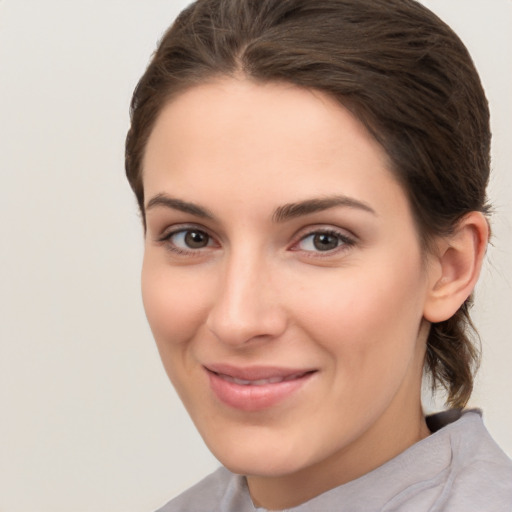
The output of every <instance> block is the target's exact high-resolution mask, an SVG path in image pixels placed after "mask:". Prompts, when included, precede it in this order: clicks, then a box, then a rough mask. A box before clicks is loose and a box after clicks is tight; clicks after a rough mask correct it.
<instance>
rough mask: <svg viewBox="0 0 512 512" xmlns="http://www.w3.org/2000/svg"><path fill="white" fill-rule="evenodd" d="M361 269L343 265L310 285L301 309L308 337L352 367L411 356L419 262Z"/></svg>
mask: <svg viewBox="0 0 512 512" xmlns="http://www.w3.org/2000/svg"><path fill="white" fill-rule="evenodd" d="M362 268H364V271H362V270H356V269H346V270H345V269H343V270H341V271H340V272H338V273H337V274H334V275H327V276H326V277H325V279H322V280H320V281H318V280H317V281H316V282H315V283H311V286H309V287H308V288H309V292H310V299H309V300H308V304H307V307H302V315H301V316H302V318H303V319H304V325H305V326H306V328H307V329H308V330H309V332H310V336H311V337H312V338H313V339H316V340H317V341H318V343H319V344H321V345H323V347H324V349H325V350H326V351H328V352H330V353H331V355H333V356H334V357H336V358H339V359H340V360H341V361H343V364H350V365H353V367H354V370H356V369H359V370H361V369H362V367H364V366H365V365H367V364H368V363H369V359H372V360H373V361H374V363H375V365H376V366H377V367H385V366H386V365H388V364H390V361H392V360H396V359H397V358H400V355H403V357H410V355H411V351H412V350H414V347H415V344H416V339H417V336H418V329H419V326H420V324H421V320H422V311H423V286H424V285H423V283H422V277H421V272H420V271H419V268H420V267H419V265H415V264H411V263H410V262H409V263H407V262H405V261H404V262H401V261H400V260H396V261H395V262H394V265H386V264H385V262H384V261H382V260H381V264H379V265H375V266H374V267H372V266H370V265H366V266H364V267H362Z"/></svg>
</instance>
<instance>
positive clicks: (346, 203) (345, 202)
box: [146, 194, 377, 223]
mask: <svg viewBox="0 0 512 512" xmlns="http://www.w3.org/2000/svg"><path fill="white" fill-rule="evenodd" d="M158 206H163V207H165V208H171V209H173V210H178V211H180V212H184V213H190V214H191V215H194V216H196V217H200V218H203V219H211V220H213V219H215V216H214V215H213V214H212V213H211V212H210V211H209V210H207V209H206V208H203V207H201V206H198V205H196V204H194V203H189V202H188V201H183V200H181V199H177V198H174V197H170V196H168V195H167V194H157V195H156V196H154V197H152V198H151V199H150V200H149V201H148V203H147V205H146V211H147V210H151V209H152V208H156V207H158ZM337 206H342V207H345V208H355V209H357V210H362V211H365V212H368V213H372V214H373V215H377V214H376V212H375V210H374V209H373V208H371V207H370V206H369V205H367V204H366V203H364V202H362V201H359V200H357V199H354V198H352V197H348V196H343V195H335V196H328V197H320V198H312V199H306V200H304V201H299V202H296V203H288V204H285V205H283V206H279V207H277V208H276V209H275V211H274V214H273V215H272V220H273V221H274V222H276V223H282V222H286V221H288V220H291V219H294V218H297V217H302V216H304V215H310V214H312V213H318V212H321V211H324V210H328V209H330V208H335V207H337Z"/></svg>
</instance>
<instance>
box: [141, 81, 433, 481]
mask: <svg viewBox="0 0 512 512" xmlns="http://www.w3.org/2000/svg"><path fill="white" fill-rule="evenodd" d="M143 167H144V171H143V172H144V180H143V183H144V191H145V197H146V217H147V234H146V241H145V257H144V264H143V272H142V290H143V298H144V305H145V308H146V313H147V317H148V320H149V323H150V325H151V328H152V331H153V334H154V336H155V339H156V342H157V344H158V348H159V351H160V355H161V357H162V361H163V364H164V366H165V368H166V371H167V373H168V375H169V378H170V379H171V381H172V383H173V384H174V386H175V388H176V390H177V392H178V393H179V395H180V397H181V399H182V400H183V402H184V404H185V406H186V408H187V410H188V412H189V413H190V415H191V417H192V419H193V421H194V422H195V424H196V426H197V428H198V429H199V432H200V433H201V435H202V436H203V438H204V440H205V441H206V443H207V445H208V446H209V448H210V449H211V450H212V452H213V453H214V454H215V455H216V456H217V457H218V458H219V459H220V461H221V462H223V463H224V464H225V465H226V466H227V467H228V468H230V469H232V470H233V471H235V472H238V473H243V474H246V475H251V476H250V477H249V484H250V486H251V483H254V486H255V487H256V485H257V482H258V479H263V480H264V479H269V478H270V479H272V478H274V479H276V478H286V477H289V476H290V475H298V474H302V475H307V473H308V471H310V470H313V469H314V471H315V472H316V474H322V468H323V469H325V471H324V473H325V475H326V477H325V478H327V479H328V478H332V477H329V476H327V475H328V474H331V473H332V471H331V469H332V468H337V473H336V474H337V475H338V478H339V475H341V474H344V472H345V473H347V472H348V473H350V472H352V473H353V472H354V469H353V468H357V469H355V472H356V474H355V475H354V474H347V475H346V478H347V479H351V478H352V477H354V476H359V474H357V473H360V474H362V473H365V472H366V471H368V470H370V469H373V467H376V466H378V465H379V464H381V463H382V462H384V461H385V460H387V459H389V458H391V457H392V456H394V455H396V454H397V453H399V452H400V451H402V450H403V449H404V448H406V447H407V446H409V445H410V444H412V443H414V442H415V441H417V440H418V439H419V438H421V437H422V436H424V435H425V432H424V424H423V423H422V415H421V408H420V398H419V396H420V382H421V374H422V365H423V357H424V348H425V339H426V335H427V332H428V326H427V325H426V322H425V321H424V320H423V309H424V305H425V301H426V297H427V291H428V287H429V275H428V274H429V272H428V267H427V266H426V264H425V263H424V261H423V258H422V253H421V249H420V244H419V240H418V233H417V231H416V228H415V225H414V222H413V218H412V216H411V211H410V208H409V205H408V201H407V198H406V196H405V194H404V191H403V190H402V189H401V187H400V186H399V184H398V183H397V181H396V180H395V178H394V177H393V176H392V174H391V173H390V172H389V170H388V163H387V160H386V156H385V154H384V152H383V150H382V149H381V147H380V146H379V145H378V144H377V143H376V142H375V141H374V140H373V139H372V138H371V137H370V136H369V134H368V133H367V132H366V130H365V129H364V128H363V126H362V125H361V124H360V123H359V122H358V121H357V120H356V119H355V118H354V117H353V116H352V115H351V114H350V113H349V112H348V111H347V110H346V109H344V108H343V107H341V106H339V105H338V104H337V103H335V102H334V101H333V100H331V99H330V98H329V97H327V96H325V95H323V94H322V93H319V92H315V91H311V90H304V89H299V88H297V87H294V86H292V85H287V84H265V85H261V84H259V85H258V84H255V83H252V82H250V81H245V80H235V79H225V80H219V81H216V82H212V83H209V84H205V85H201V86H198V87H196V88H193V89H191V90H189V91H187V92H185V93H183V94H182V95H181V96H179V97H178V98H176V99H174V100H173V101H172V102H171V103H169V104H168V105H167V106H166V107H165V108H164V109H163V111H162V112H161V114H160V116H159V118H158V120H157V123H156V125H155V127H154V130H153V132H152V134H151V136H150V138H149V141H148V145H147V150H146V154H145V159H144V166H143ZM349 467H350V468H352V469H350V470H349V469H347V468H349ZM328 470H329V471H328Z"/></svg>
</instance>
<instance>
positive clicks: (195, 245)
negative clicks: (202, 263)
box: [185, 231, 208, 249]
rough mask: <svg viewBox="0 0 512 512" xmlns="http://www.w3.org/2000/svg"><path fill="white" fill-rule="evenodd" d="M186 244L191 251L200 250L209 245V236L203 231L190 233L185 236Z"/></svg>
mask: <svg viewBox="0 0 512 512" xmlns="http://www.w3.org/2000/svg"><path fill="white" fill-rule="evenodd" d="M185 243H186V244H187V245H188V246H189V247H190V248H191V249H200V248H201V247H206V246H207V245H208V235H207V234H206V233H203V232H202V231H188V232H187V234H186V235H185Z"/></svg>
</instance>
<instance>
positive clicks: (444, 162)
mask: <svg viewBox="0 0 512 512" xmlns="http://www.w3.org/2000/svg"><path fill="white" fill-rule="evenodd" d="M240 76H242V77H244V78H246V79H249V80H254V81H256V82H262V83H265V82H276V81H277V82H288V83H291V84H295V85H297V86H299V87H304V88H309V89H315V90H319V91H322V92H324V93H326V94H328V95H329V96H331V97H332V98H334V99H336V100H337V101H338V102H339V103H340V104H342V105H343V106H345V107H346V108H348V109H349V110H350V111H351V112H352V113H353V114H354V115H355V116H356V117H357V118H358V119H359V120H360V121H361V122H362V123H363V124H364V125H365V126H366V127H367V129H368V130H369V131H370V133H371V134H372V135H373V136H374V137H375V139H376V140H377V141H378V142H379V143H380V144H381V145H382V146H383V148H384V150H385V151H386V153H387V155H388V157H389V159H390V162H391V164H392V171H393V173H394V175H395V177H396V179H397V180H398V181H399V183H400V184H401V185H402V187H403V189H404V191H405V193H406V195H407V196H408V198H409V201H410V204H411V208H412V212H413V216H414V219H415V222H416V224H417V226H418V232H419V234H420V238H421V241H422V243H423V245H424V248H425V249H427V250H428V249H429V248H431V247H432V244H431V242H432V240H433V239H434V238H435V237H439V236H446V235H449V234H450V233H452V232H453V230H454V229H455V227H456V226H457V223H458V221H459V220H460V219H461V218H462V217H463V216H464V215H465V214H467V213H469V212H471V211H480V212H483V213H488V211H489V208H488V205H487V202H486V186H487V183H488V179H489V167H490V139H491V134H490V129H489V109H488V104H487V100H486V97H485V93H484V91H483V88H482V85H481V83H480V79H479V77H478V74H477V71H476V69H475V67H474V64H473V62H472V60H471V57H470V55H469V53H468V51H467V49H466V48H465V46H464V44H463V43H462V42H461V41H460V39H459V38H458V37H457V35H456V34H455V33H454V32H453V31H452V30H451V29H450V27H448V25H446V24H445V23H444V22H442V21H441V20H440V19H439V18H438V17H437V16H435V15H434V14H433V13H432V12H430V11H429V10H428V9H426V8H425V7H423V6H422V5H421V4H419V3H417V2H416V1H414V0H257V1H255V0H197V1H196V2H194V3H193V4H191V5H190V6H189V7H188V8H186V9H185V10H184V11H183V12H182V13H181V14H180V15H179V17H178V18H177V19H176V21H175V22H174V24H173V25H172V26H171V27H170V28H169V30H168V31H167V32H166V33H165V35H164V36H163V38H162V40H161V42H160V44H159V47H158V49H157V51H156V52H155V54H154V56H153V58H152V60H151V62H150V64H149V66H148V68H147V70H146V72H145V73H144V75H143V77H142V78H141V80H140V81H139V83H138V85H137V87H136V89H135V92H134V94H133V98H132V102H131V111H130V115H131V127H130V130H129V132H128V135H127V139H126V161H125V162H126V174H127V177H128V180H129V182H130V185H131V187H132V189H133V191H134V192H135V195H136V197H137V201H138V204H139V208H140V211H141V214H142V219H143V222H144V226H145V217H144V189H143V184H142V177H143V160H144V150H145V147H146V144H147V140H148V138H149V136H150V134H151V131H152V128H153V126H154V125H155V122H156V119H157V117H158V115H159V113H160V112H161V111H162V109H163V107H164V106H165V105H166V104H167V103H168V102H169V101H170V100H171V99H172V98H173V97H175V96H176V95H178V94H179V93H180V92H182V91H184V90H187V89H190V88H192V87H194V86H196V85H199V84H203V83H205V82H207V81H211V80H214V79H215V78H217V77H240ZM471 303H472V300H471V297H470V298H469V299H468V300H467V301H466V302H465V303H464V304H463V305H462V306H461V308H460V309H459V311H458V312H457V313H456V314H455V315H454V316H453V317H452V318H450V319H449V320H447V321H445V322H439V323H435V324H432V326H431V330H430V334H429V337H428V342H427V353H426V359H425V368H426V371H427V373H428V374H430V376H431V378H432V385H433V388H436V387H437V386H442V387H445V388H446V390H447V396H448V398H447V403H448V404H450V405H451V406H454V407H463V406H464V405H465V404H466V403H467V401H468V399H469V397H470V394H471V391H472V388H473V375H474V371H475V370H476V367H477V366H478V361H479V350H478V348H477V344H476V343H474V342H473V341H472V338H471V332H472V331H474V329H473V326H472V323H471V319H470V316H469V309H470V306H471Z"/></svg>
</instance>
